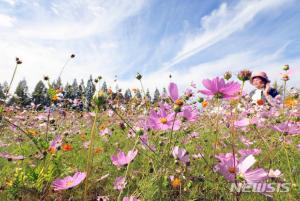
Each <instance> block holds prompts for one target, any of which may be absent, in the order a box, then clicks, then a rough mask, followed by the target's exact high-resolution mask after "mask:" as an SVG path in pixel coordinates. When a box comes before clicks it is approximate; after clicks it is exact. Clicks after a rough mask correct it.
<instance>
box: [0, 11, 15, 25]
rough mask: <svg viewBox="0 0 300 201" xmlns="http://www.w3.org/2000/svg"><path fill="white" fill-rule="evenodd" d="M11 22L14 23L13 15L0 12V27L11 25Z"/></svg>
mask: <svg viewBox="0 0 300 201" xmlns="http://www.w3.org/2000/svg"><path fill="white" fill-rule="evenodd" d="M13 23H14V18H13V17H11V16H9V15H4V14H1V13H0V28H1V27H12V26H13Z"/></svg>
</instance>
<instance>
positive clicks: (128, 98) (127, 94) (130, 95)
mask: <svg viewBox="0 0 300 201" xmlns="http://www.w3.org/2000/svg"><path fill="white" fill-rule="evenodd" d="M124 98H125V100H126V101H129V100H130V99H131V98H132V94H131V91H130V89H127V90H126V91H125V94H124Z"/></svg>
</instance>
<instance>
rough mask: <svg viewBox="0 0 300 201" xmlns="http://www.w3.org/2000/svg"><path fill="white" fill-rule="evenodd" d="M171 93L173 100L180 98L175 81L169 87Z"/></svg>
mask: <svg viewBox="0 0 300 201" xmlns="http://www.w3.org/2000/svg"><path fill="white" fill-rule="evenodd" d="M168 90H169V95H170V98H171V99H172V101H174V102H175V101H176V100H178V99H179V93H178V87H177V85H176V84H175V83H173V82H171V83H170V84H169V87H168Z"/></svg>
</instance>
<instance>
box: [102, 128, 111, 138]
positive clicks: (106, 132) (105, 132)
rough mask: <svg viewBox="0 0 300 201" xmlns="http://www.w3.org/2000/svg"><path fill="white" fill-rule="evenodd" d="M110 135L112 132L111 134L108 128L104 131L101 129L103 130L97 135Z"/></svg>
mask: <svg viewBox="0 0 300 201" xmlns="http://www.w3.org/2000/svg"><path fill="white" fill-rule="evenodd" d="M111 134H112V132H111V130H110V129H108V128H105V129H103V130H101V131H100V132H99V135H100V136H104V135H111Z"/></svg>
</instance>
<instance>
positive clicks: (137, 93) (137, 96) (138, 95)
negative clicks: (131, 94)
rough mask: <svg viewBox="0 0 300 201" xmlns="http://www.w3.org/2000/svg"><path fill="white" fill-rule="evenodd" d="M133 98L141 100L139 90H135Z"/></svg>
mask: <svg viewBox="0 0 300 201" xmlns="http://www.w3.org/2000/svg"><path fill="white" fill-rule="evenodd" d="M135 97H136V98H138V99H142V94H141V91H140V90H139V89H137V90H136V94H135Z"/></svg>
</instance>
